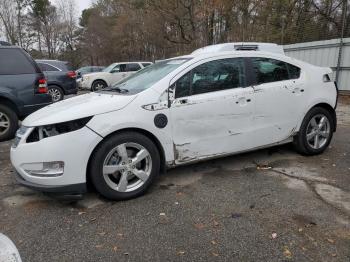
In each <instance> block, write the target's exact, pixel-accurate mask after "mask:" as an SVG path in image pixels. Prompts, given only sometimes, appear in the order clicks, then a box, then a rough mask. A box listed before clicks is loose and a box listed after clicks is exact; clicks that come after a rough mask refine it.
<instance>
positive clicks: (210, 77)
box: [175, 58, 245, 98]
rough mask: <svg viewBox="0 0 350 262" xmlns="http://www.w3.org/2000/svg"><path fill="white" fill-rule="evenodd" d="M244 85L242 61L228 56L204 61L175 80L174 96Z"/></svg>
mask: <svg viewBox="0 0 350 262" xmlns="http://www.w3.org/2000/svg"><path fill="white" fill-rule="evenodd" d="M244 86H245V73H244V61H243V59H242V58H228V59H221V60H215V61H211V62H207V63H204V64H202V65H200V66H198V67H196V68H194V69H192V70H191V71H190V72H188V73H187V74H185V75H184V76H182V77H181V78H180V79H179V80H178V81H177V82H176V90H175V97H176V98H178V97H184V96H189V95H196V94H203V93H208V92H215V91H221V90H225V89H232V88H237V87H244Z"/></svg>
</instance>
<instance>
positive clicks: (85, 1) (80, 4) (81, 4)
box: [51, 0, 95, 17]
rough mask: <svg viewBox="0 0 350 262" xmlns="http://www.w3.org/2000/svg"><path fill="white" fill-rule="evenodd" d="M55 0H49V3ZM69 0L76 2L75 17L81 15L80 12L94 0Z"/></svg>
mask: <svg viewBox="0 0 350 262" xmlns="http://www.w3.org/2000/svg"><path fill="white" fill-rule="evenodd" d="M56 1H57V0H51V3H53V4H55V3H56ZM71 1H75V3H76V7H77V14H76V16H77V17H81V12H82V11H83V10H84V9H86V8H89V7H90V6H91V5H92V3H93V2H95V0H71Z"/></svg>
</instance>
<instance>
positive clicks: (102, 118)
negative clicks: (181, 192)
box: [11, 50, 337, 200]
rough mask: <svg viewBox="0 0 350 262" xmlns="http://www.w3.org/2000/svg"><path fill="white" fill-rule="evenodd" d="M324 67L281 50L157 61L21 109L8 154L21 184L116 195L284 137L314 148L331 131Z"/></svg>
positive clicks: (309, 151)
mask: <svg viewBox="0 0 350 262" xmlns="http://www.w3.org/2000/svg"><path fill="white" fill-rule="evenodd" d="M331 72H332V70H331V69H329V68H321V67H316V66H313V65H310V64H307V63H304V62H301V61H298V60H295V59H292V58H290V57H287V56H285V55H283V54H281V53H280V52H275V53H273V52H261V51H243V50H242V51H241V50H239V51H238V50H234V51H226V52H221V51H220V50H219V51H215V52H205V51H203V52H196V53H194V54H192V55H187V56H182V57H177V58H172V59H168V60H164V61H160V62H158V63H156V64H154V65H151V66H149V67H147V68H146V69H144V70H141V71H140V72H138V73H136V74H134V75H132V76H130V77H128V78H126V79H124V80H123V81H121V82H120V83H118V84H117V85H115V86H113V87H110V88H107V89H104V90H103V91H99V92H95V93H90V94H86V95H82V96H77V97H74V98H71V99H67V100H65V101H62V102H59V103H55V104H53V105H50V106H48V107H46V108H44V109H41V110H39V111H37V112H36V113H34V114H32V115H30V116H29V117H27V118H26V119H25V120H24V121H23V123H22V124H23V125H22V127H21V128H20V130H19V131H18V133H17V138H16V140H15V142H14V144H13V146H12V149H11V161H12V164H13V166H14V167H15V169H16V171H17V172H16V177H17V179H18V181H19V182H20V183H22V184H23V185H26V186H28V187H31V188H35V189H38V190H41V191H46V192H61V193H64V194H78V193H79V194H81V193H84V192H85V191H86V184H87V183H91V184H92V185H93V186H94V187H95V188H96V190H97V191H98V192H99V193H100V194H102V195H103V196H105V197H106V198H109V199H113V200H124V199H130V198H134V197H137V196H140V195H142V194H144V193H145V192H146V190H147V189H148V188H149V187H150V186H151V184H153V183H154V181H155V179H156V178H157V176H158V175H159V173H160V172H164V170H166V168H170V167H176V166H179V165H183V164H188V163H193V162H196V161H202V160H206V159H211V158H217V157H221V156H226V155H232V154H237V153H240V152H246V151H250V150H255V149H258V148H265V147H270V146H273V145H278V144H285V143H291V142H293V143H294V145H295V148H296V150H297V151H298V152H300V153H301V154H304V155H315V154H320V153H322V152H323V151H324V150H326V148H327V147H328V145H329V143H330V142H331V139H332V135H333V132H335V130H336V122H337V120H336V114H335V107H336V104H337V88H336V85H335V83H334V82H332V81H331V80H330V76H329V74H330V73H331ZM218 179H219V178H218Z"/></svg>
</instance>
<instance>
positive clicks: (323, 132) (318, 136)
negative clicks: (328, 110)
mask: <svg viewBox="0 0 350 262" xmlns="http://www.w3.org/2000/svg"><path fill="white" fill-rule="evenodd" d="M330 134H331V125H330V122H329V119H328V118H327V116H325V115H323V114H318V115H315V116H314V117H312V118H311V120H310V122H309V124H308V126H307V128H306V140H307V143H308V145H309V146H310V147H311V148H313V149H316V150H317V149H320V148H322V147H323V146H324V145H325V144H326V143H327V142H328V139H329V137H330Z"/></svg>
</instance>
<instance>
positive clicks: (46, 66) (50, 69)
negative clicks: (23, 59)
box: [37, 63, 59, 72]
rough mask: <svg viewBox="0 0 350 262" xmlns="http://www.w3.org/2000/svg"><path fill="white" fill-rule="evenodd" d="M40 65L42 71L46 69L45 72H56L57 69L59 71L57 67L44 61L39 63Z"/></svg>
mask: <svg viewBox="0 0 350 262" xmlns="http://www.w3.org/2000/svg"><path fill="white" fill-rule="evenodd" d="M37 64H38V66H39V67H40V69H41V71H45V72H55V71H59V70H58V69H57V68H55V67H53V66H51V65H48V64H44V63H37Z"/></svg>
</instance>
